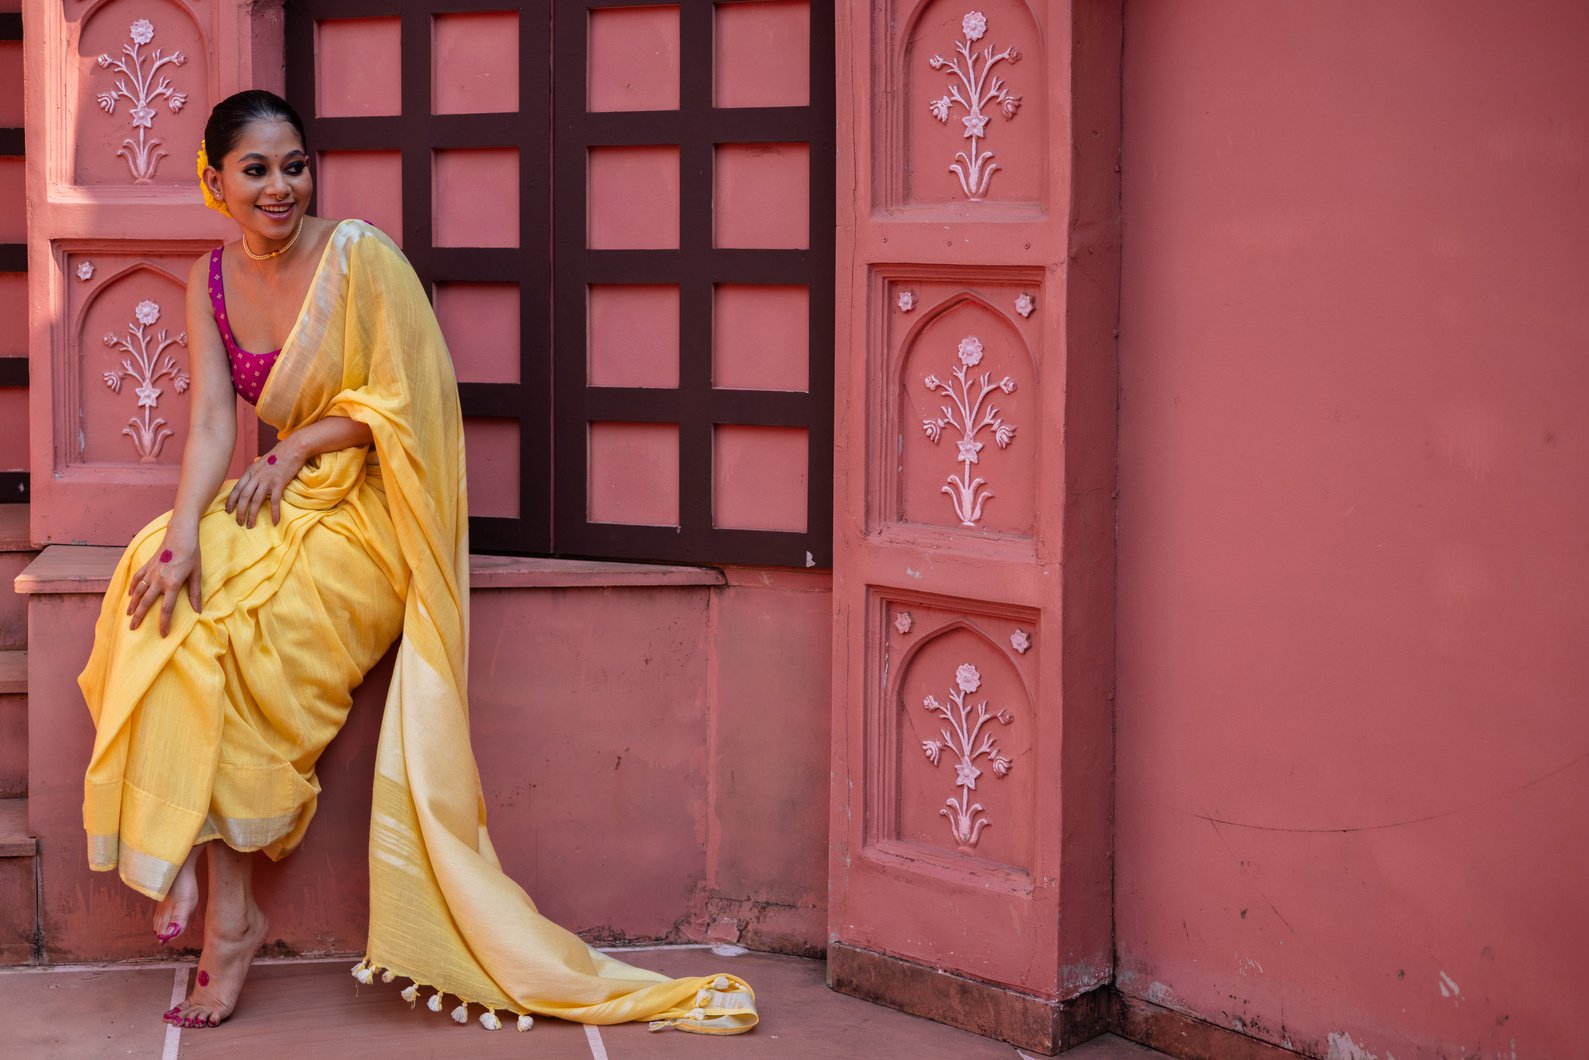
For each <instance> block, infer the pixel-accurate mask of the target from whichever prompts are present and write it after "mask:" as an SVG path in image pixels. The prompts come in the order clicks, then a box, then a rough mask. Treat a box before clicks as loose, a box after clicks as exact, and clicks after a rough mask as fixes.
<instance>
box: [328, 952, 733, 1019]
mask: <svg viewBox="0 0 1589 1060" xmlns="http://www.w3.org/2000/svg"><path fill="white" fill-rule="evenodd" d="M376 976H380V979H381V982H383V983H390V982H392V981H393V980H395V979H397V978H398V973H397V972H395V971H393V970H392V969H390V968H382V967H381V966H380V965H378V964H376V963H375V962H373V961H371V960H370V959H369V958H368V957H366V958H364V959H363V960H362V961H360V962H359V963H358V964H355V965H354V966H353V978H355V979H357V980H358V981H359V982H361V983H364V984H366V985H368V984H370V983H373V982H375V978H376ZM403 978H408V979H409V983H408V985H407V986H406V987H404V988H403V989H402V991H401V992H400V994H399V996H400V997H402V999H403V1000H404V1001H406V1002H408V1005H409V1007H410V1008H412V1007H413V1006H414V1005H415V1004H416V1003H417V1002H418V1001H419V992H420V991H421V990H424V989H433V988H430V987H427V986H425V985H424V984H422V983H420V981H419V980H417V979H412V978H409V977H407V976H404V977H403ZM445 996H446V995H445V994H444V993H443V992H442V991H440V990H437V991H436V992H435V993H434V994H431V995H430V998H429V999H428V1000H426V1002H425V1007H426V1008H428V1009H430V1011H432V1012H435V1013H440V1012H442V1011H443V1009H445V1008H446V1006H445V1005H444V1004H442V998H443V997H445ZM692 1000H693V1001H694V1006H695V1007H694V1008H691V1009H690V1010H689V1011H687V1012H685V1013H683V1014H682V1015H679V1016H677V1017H674V1018H671V1019H659V1020H652V1021H651V1022H650V1023H648V1024H647V1025H646V1026H647V1028H648V1029H649V1030H653V1031H664V1030H669V1029H672V1028H677V1029H679V1030H683V1031H693V1032H695V1033H697V1034H740V1033H743V1032H744V1031H745V1030H746V1029H747V1028H746V1026H745V1019H744V1017H745V1015H746V1014H747V1013H754V1012H755V1010H756V998H755V995H754V994H752V993H751V991H750V987H748V986H747V985H746V984H745V983H743V982H741V981H739V980H737V979H734V978H732V977H731V976H727V975H720V976H718V977H717V978H716V979H714V980H712V982H711V983H709V984H708V985H707V986H704V987H702V988H701V989H700V990H697V991H696V992H695V997H694V998H693V999H692ZM471 1004H478V1005H480V1007H481V1008H483V1009H485V1011H484V1012H482V1013H480V1026H482V1027H484V1028H485V1029H486V1030H488V1031H499V1030H501V1029H502V1018H501V1017H500V1016H498V1015H497V1013H496V1010H495V1009H493V1008H491V1007H490V1006H489V1005H487V1004H485V1003H484V1002H470V1001H467V1000H465V999H464V998H461V997H460V998H458V1006H457V1007H456V1008H454V1009H453V1010H452V1011H451V1012H449V1013H448V1015H450V1016H451V1017H452V1019H453V1021H454V1022H455V1023H459V1024H463V1025H467V1024H468V1022H469V1006H470V1005H471ZM509 1011H512V1010H509ZM674 1011H678V1010H677V1009H675V1010H674ZM516 1015H517V1017H518V1020H517V1025H516V1026H517V1029H518V1030H519V1031H521V1032H523V1031H527V1030H530V1029H531V1028H533V1027H534V1026H535V1017H534V1016H532V1015H530V1014H529V1013H528V1012H520V1013H517V1014H516Z"/></svg>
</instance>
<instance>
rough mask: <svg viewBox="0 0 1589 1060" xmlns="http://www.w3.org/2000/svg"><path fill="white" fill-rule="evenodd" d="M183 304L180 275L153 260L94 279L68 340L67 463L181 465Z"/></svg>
mask: <svg viewBox="0 0 1589 1060" xmlns="http://www.w3.org/2000/svg"><path fill="white" fill-rule="evenodd" d="M184 311H185V284H184V282H183V281H182V280H180V279H178V278H177V277H176V276H174V275H172V274H171V273H169V272H167V271H166V270H164V269H161V268H158V267H156V266H153V265H148V264H142V263H140V264H134V265H131V266H129V267H127V268H125V269H122V270H121V271H119V272H117V273H115V274H113V275H111V276H109V277H106V278H104V279H103V280H102V281H100V282H99V283H98V284H96V285H95V288H94V290H93V291H92V292H91V293H90V294H89V296H88V297H87V298H86V299H85V300H84V301H83V303H82V306H81V308H80V309H79V310H78V311H77V313H76V314H75V316H74V318H73V321H72V325H71V331H70V334H69V338H68V343H67V348H68V359H69V363H70V367H71V373H70V374H71V377H72V383H73V385H72V386H71V387H70V388H69V391H68V392H69V393H71V394H72V395H73V398H74V401H75V405H76V407H75V409H73V410H71V412H72V413H75V415H74V416H73V417H72V419H73V420H75V422H76V425H77V429H76V430H75V431H70V432H68V436H67V439H66V444H67V453H66V457H67V460H66V462H67V463H69V464H98V465H126V464H135V465H151V464H153V465H163V466H171V467H175V466H178V465H180V464H181V462H182V445H183V442H184V440H185V439H186V437H187V430H188V423H189V401H188V395H187V391H188V385H189V383H190V381H191V380H190V372H191V368H190V361H189V358H188V349H187V331H186V326H185V323H184ZM68 422H71V421H68Z"/></svg>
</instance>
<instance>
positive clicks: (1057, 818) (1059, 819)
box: [829, 0, 1120, 1052]
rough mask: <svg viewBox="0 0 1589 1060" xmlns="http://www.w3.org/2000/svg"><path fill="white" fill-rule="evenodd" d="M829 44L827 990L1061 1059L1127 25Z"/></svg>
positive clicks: (1100, 862)
mask: <svg viewBox="0 0 1589 1060" xmlns="http://www.w3.org/2000/svg"><path fill="white" fill-rule="evenodd" d="M839 37H840V39H841V40H848V42H849V44H848V52H847V54H841V57H840V63H839V90H840V103H839V108H838V109H839V114H840V115H841V120H840V134H839V138H840V150H839V157H840V159H841V164H840V173H839V186H840V188H841V189H845V191H846V192H848V193H849V197H848V198H846V197H845V196H842V195H841V200H840V219H839V233H840V246H839V248H838V260H839V270H840V271H839V297H838V304H839V312H838V341H837V347H838V350H839V356H838V367H837V375H838V380H839V384H838V399H837V408H836V417H835V422H836V426H835V436H836V450H835V451H836V455H837V465H838V466H837V475H836V487H835V498H834V503H835V508H836V510H837V518H836V521H835V543H834V551H835V559H834V595H835V606H836V610H837V616H836V624H835V644H834V680H835V687H834V698H835V711H836V713H835V725H834V771H833V776H834V789H833V792H834V794H833V818H832V839H833V848H834V850H833V857H832V861H831V865H830V895H831V900H832V907H831V910H830V938H831V944H830V951H829V960H830V972H829V978H830V982H831V983H832V984H833V985H834V986H835V987H836V988H837V989H840V990H844V991H847V992H850V993H854V994H857V995H859V996H862V997H866V998H869V999H872V1000H877V1001H882V1002H884V1003H887V1004H890V1005H894V1006H896V1007H899V1008H903V1009H906V1010H908V1011H911V1012H916V1013H919V1014H921V1015H925V1016H929V1017H932V1018H935V1019H940V1020H943V1021H945V1022H949V1023H954V1024H957V1025H960V1026H964V1027H968V1028H970V1029H973V1030H976V1031H978V1032H979V1033H983V1034H989V1035H994V1036H997V1037H1000V1038H1003V1039H1005V1040H1008V1041H1010V1042H1013V1043H1015V1044H1017V1045H1021V1046H1023V1047H1026V1048H1029V1049H1034V1050H1037V1051H1044V1052H1048V1051H1055V1050H1057V1049H1059V1048H1063V1047H1066V1046H1068V1045H1070V1044H1073V1043H1074V1042H1076V1041H1079V1040H1084V1039H1085V1038H1086V1037H1090V1036H1092V1035H1094V1034H1096V1033H1098V1032H1099V1030H1100V1029H1101V1028H1102V1026H1103V1022H1104V1019H1105V1013H1104V1007H1103V1006H1104V997H1105V992H1104V991H1103V990H1102V989H1101V987H1103V986H1104V985H1105V984H1107V983H1108V982H1109V980H1110V978H1111V974H1112V970H1111V964H1110V960H1111V957H1110V952H1111V924H1110V905H1111V896H1110V885H1111V883H1110V871H1109V844H1110V827H1109V794H1110V782H1111V736H1110V689H1111V686H1112V671H1113V655H1112V653H1113V628H1112V607H1113V603H1112V601H1113V516H1112V512H1113V500H1112V497H1111V493H1112V489H1113V482H1114V402H1115V368H1114V339H1113V334H1112V331H1113V326H1114V320H1115V307H1116V273H1117V261H1118V256H1117V247H1118V235H1119V232H1118V219H1117V199H1118V193H1117V176H1116V165H1115V163H1116V159H1117V154H1118V143H1119V124H1118V122H1119V119H1118V99H1119V82H1118V77H1119V49H1120V30H1119V10H1118V5H1116V6H1115V7H1113V8H1111V7H1107V6H1104V5H1093V4H1083V3H1078V4H1074V5H1072V4H1069V3H1063V2H1049V3H1034V4H1030V5H1029V4H1026V3H1022V2H1019V0H1008V2H994V3H984V4H979V5H978V6H977V8H975V9H973V8H972V7H971V6H970V5H967V4H952V3H947V2H944V0H928V2H914V0H890V2H887V3H880V4H870V3H858V2H851V3H846V4H842V5H841V7H840V33H839Z"/></svg>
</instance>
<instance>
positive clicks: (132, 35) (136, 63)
mask: <svg viewBox="0 0 1589 1060" xmlns="http://www.w3.org/2000/svg"><path fill="white" fill-rule="evenodd" d="M127 35H128V38H129V39H130V40H131V41H132V43H131V44H123V45H122V46H121V54H122V58H120V59H112V58H111V57H110V56H109V55H101V56H100V57H99V59H98V63H99V66H100V69H102V70H114V71H115V72H116V73H117V74H118V75H120V76H118V77H117V78H116V84H115V86H114V87H113V88H112V89H111V90H110V91H109V92H101V93H99V96H98V97H97V98H98V100H99V106H100V108H101V109H102V110H104V112H105V113H106V114H114V113H116V105H117V103H118V101H120V100H123V99H125V100H126V101H127V104H128V109H127V114H128V119H129V120H130V121H131V123H132V128H133V132H134V133H135V134H136V135H137V139H136V141H135V140H133V139H132V138H130V137H129V138H128V139H125V140H123V141H122V142H121V149H120V150H118V151H117V152H116V154H117V155H119V156H120V157H122V158H125V159H126V160H127V168H128V169H129V170H130V171H131V172H132V179H133V183H134V184H148V183H149V182H150V181H151V180H153V179H154V175H155V171H156V170H157V169H159V168H160V160H161V159H162V158H164V157H165V156H166V155H167V154H169V152H167V151H162V150H161V149H160V146H161V144H162V143H163V142H164V141H162V140H160V139H159V138H157V137H156V136H154V120H155V118H156V116H157V114H158V112H157V111H156V110H155V104H156V103H157V102H159V101H160V100H165V104H166V107H167V109H169V110H170V111H171V113H172V114H176V113H178V112H179V111H181V110H182V108H183V107H185V106H186V105H187V102H188V94H187V93H186V92H178V91H177V90H176V87H175V86H174V85H173V84H172V83H171V79H170V78H168V77H166V76H165V75H163V74H160V70H161V68H162V67H165V66H181V65H183V64H184V63H186V62H187V61H188V59H187V56H185V55H183V54H182V53H181V52H172V53H171V54H170V55H166V54H165V53H164V52H162V51H161V50H160V49H159V48H156V49H155V50H154V53H153V54H152V55H145V54H144V52H143V49H144V46H145V45H147V44H148V43H149V42H150V41H152V40H154V23H152V22H150V21H149V20H148V19H146V18H140V19H138V21H136V22H134V23H133V24H132V26H131V28H130V29H129V30H128V34H127ZM157 75H158V76H157Z"/></svg>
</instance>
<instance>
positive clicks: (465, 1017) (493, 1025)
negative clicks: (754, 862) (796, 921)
mask: <svg viewBox="0 0 1589 1060" xmlns="http://www.w3.org/2000/svg"><path fill="white" fill-rule="evenodd" d="M376 976H380V978H381V982H383V983H390V982H393V981H394V980H396V979H397V978H398V974H397V973H396V972H394V971H393V970H392V969H390V968H382V967H380V966H379V965H377V964H375V963H374V962H373V961H371V960H370V959H369V958H368V957H366V958H364V960H362V961H360V962H359V963H358V964H355V965H354V966H353V978H355V979H357V980H358V981H359V982H361V983H363V984H365V985H366V986H368V985H370V984H371V983H374V982H375V977H376ZM404 978H407V977H406V976H405V977H404ZM719 978H721V977H719ZM725 981H726V980H725ZM424 988H425V987H424V986H423V984H421V983H420V982H419V980H417V979H409V981H408V985H407V986H405V987H404V988H403V989H402V990H401V991H400V992H399V994H398V996H399V997H401V998H402V999H403V1000H404V1001H406V1002H408V1007H409V1008H413V1007H414V1006H415V1005H416V1004H417V1003H418V1002H419V992H420V990H422V989H424ZM444 997H446V995H445V994H443V993H442V992H441V991H439V990H438V991H436V993H434V994H432V995H430V999H429V1000H427V1001H426V1002H425V1007H426V1008H428V1009H430V1011H432V1012H437V1013H439V1012H441V1010H442V1009H443V1008H445V1007H446V1006H445V1005H443V1004H442V1000H441V999H442V998H444ZM470 1004H471V1002H468V1001H465V1000H464V999H463V998H461V997H460V998H459V999H458V1007H457V1008H455V1009H453V1010H452V1011H451V1012H450V1013H448V1015H450V1016H451V1017H452V1018H453V1021H454V1022H456V1023H462V1024H467V1023H468V1022H469V1005H470ZM481 1007H482V1008H485V1011H484V1012H482V1013H480V1026H482V1027H484V1028H485V1029H486V1030H488V1031H499V1030H501V1029H502V1017H500V1016H498V1015H497V1014H496V1010H495V1009H492V1008H489V1007H487V1006H485V1005H483V1004H482V1005H481ZM515 1015H516V1016H517V1017H518V1024H517V1026H518V1029H519V1030H520V1031H527V1030H529V1029H530V1028H532V1027H534V1026H535V1018H534V1017H533V1016H531V1015H530V1014H529V1013H528V1012H520V1013H515Z"/></svg>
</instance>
